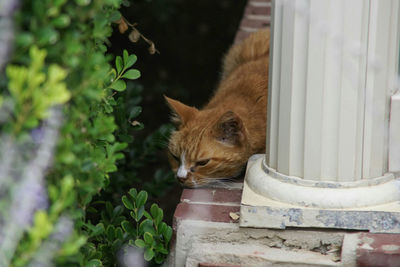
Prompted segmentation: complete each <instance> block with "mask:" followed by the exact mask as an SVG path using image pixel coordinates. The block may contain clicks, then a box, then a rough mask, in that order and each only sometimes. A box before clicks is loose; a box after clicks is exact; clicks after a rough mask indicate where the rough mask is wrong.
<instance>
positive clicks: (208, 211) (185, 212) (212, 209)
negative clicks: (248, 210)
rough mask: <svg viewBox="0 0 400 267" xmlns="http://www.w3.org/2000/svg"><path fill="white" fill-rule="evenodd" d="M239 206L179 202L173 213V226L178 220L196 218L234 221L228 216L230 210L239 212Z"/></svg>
mask: <svg viewBox="0 0 400 267" xmlns="http://www.w3.org/2000/svg"><path fill="white" fill-rule="evenodd" d="M239 210H240V207H239V206H222V205H221V206H220V205H203V204H189V203H180V204H178V206H177V207H176V210H175V214H174V226H175V227H176V223H177V221H178V220H198V221H208V222H225V223H229V222H232V223H233V222H235V223H237V221H234V220H232V219H231V217H230V216H229V213H230V212H239Z"/></svg>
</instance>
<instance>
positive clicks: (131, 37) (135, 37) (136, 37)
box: [128, 28, 141, 43]
mask: <svg viewBox="0 0 400 267" xmlns="http://www.w3.org/2000/svg"><path fill="white" fill-rule="evenodd" d="M140 35H141V34H140V32H139V31H138V30H136V29H135V28H133V29H132V31H131V33H130V34H129V36H128V38H129V40H130V41H131V42H132V43H136V42H137V41H139V39H140Z"/></svg>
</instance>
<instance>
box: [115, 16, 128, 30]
mask: <svg viewBox="0 0 400 267" xmlns="http://www.w3.org/2000/svg"><path fill="white" fill-rule="evenodd" d="M117 23H118V30H119V32H120V33H124V32H126V31H127V30H128V24H126V22H125V20H123V19H120V20H118V22H117Z"/></svg>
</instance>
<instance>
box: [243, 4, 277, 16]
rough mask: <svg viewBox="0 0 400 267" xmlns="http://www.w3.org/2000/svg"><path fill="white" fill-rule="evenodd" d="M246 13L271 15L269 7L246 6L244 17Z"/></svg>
mask: <svg viewBox="0 0 400 267" xmlns="http://www.w3.org/2000/svg"><path fill="white" fill-rule="evenodd" d="M248 15H271V7H257V6H250V5H249V6H246V9H245V10H244V17H246V16H248Z"/></svg>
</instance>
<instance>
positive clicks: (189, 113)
mask: <svg viewBox="0 0 400 267" xmlns="http://www.w3.org/2000/svg"><path fill="white" fill-rule="evenodd" d="M164 98H165V100H166V101H167V103H168V106H169V107H170V108H171V110H172V111H173V115H172V118H171V121H172V122H173V123H175V124H176V125H184V124H185V123H187V122H188V121H189V120H190V119H191V118H193V116H194V115H195V114H196V113H197V112H198V109H196V108H194V107H189V106H187V105H185V104H183V103H181V102H179V101H178V100H174V99H172V98H169V97H167V96H164Z"/></svg>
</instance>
